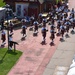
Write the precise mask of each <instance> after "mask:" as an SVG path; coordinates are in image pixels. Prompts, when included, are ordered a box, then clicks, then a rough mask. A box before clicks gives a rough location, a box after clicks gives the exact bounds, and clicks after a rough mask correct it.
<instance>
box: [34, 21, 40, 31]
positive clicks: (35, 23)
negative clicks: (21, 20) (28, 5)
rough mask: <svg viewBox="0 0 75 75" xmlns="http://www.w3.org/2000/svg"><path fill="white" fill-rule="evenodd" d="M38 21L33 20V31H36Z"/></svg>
mask: <svg viewBox="0 0 75 75" xmlns="http://www.w3.org/2000/svg"><path fill="white" fill-rule="evenodd" d="M38 24H39V23H38V22H37V21H34V23H33V25H34V32H36V31H38Z"/></svg>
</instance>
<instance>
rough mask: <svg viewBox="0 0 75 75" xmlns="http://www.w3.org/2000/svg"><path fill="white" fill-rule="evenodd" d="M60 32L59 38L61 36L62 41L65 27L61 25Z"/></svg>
mask: <svg viewBox="0 0 75 75" xmlns="http://www.w3.org/2000/svg"><path fill="white" fill-rule="evenodd" d="M60 32H61V36H62V38H61V39H63V36H64V33H65V27H64V25H63V24H62V25H61V26H60Z"/></svg>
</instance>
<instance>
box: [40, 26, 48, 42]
mask: <svg viewBox="0 0 75 75" xmlns="http://www.w3.org/2000/svg"><path fill="white" fill-rule="evenodd" d="M41 33H42V37H43V41H42V43H45V40H46V34H47V29H46V27H45V26H44V25H43V27H42V30H41Z"/></svg>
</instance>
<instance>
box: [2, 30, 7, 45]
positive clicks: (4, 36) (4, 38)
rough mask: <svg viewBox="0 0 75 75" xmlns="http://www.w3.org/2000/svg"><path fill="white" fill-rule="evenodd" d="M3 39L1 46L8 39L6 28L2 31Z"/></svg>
mask: <svg viewBox="0 0 75 75" xmlns="http://www.w3.org/2000/svg"><path fill="white" fill-rule="evenodd" d="M1 40H2V44H1V46H4V45H5V41H6V32H5V30H2V32H1Z"/></svg>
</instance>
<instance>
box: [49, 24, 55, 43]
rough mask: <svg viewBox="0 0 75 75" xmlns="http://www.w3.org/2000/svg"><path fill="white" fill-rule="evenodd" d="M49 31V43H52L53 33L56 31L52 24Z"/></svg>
mask: <svg viewBox="0 0 75 75" xmlns="http://www.w3.org/2000/svg"><path fill="white" fill-rule="evenodd" d="M50 33H51V36H50V39H51V40H52V42H51V43H53V42H54V38H55V33H56V32H55V26H54V25H51V27H50Z"/></svg>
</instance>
